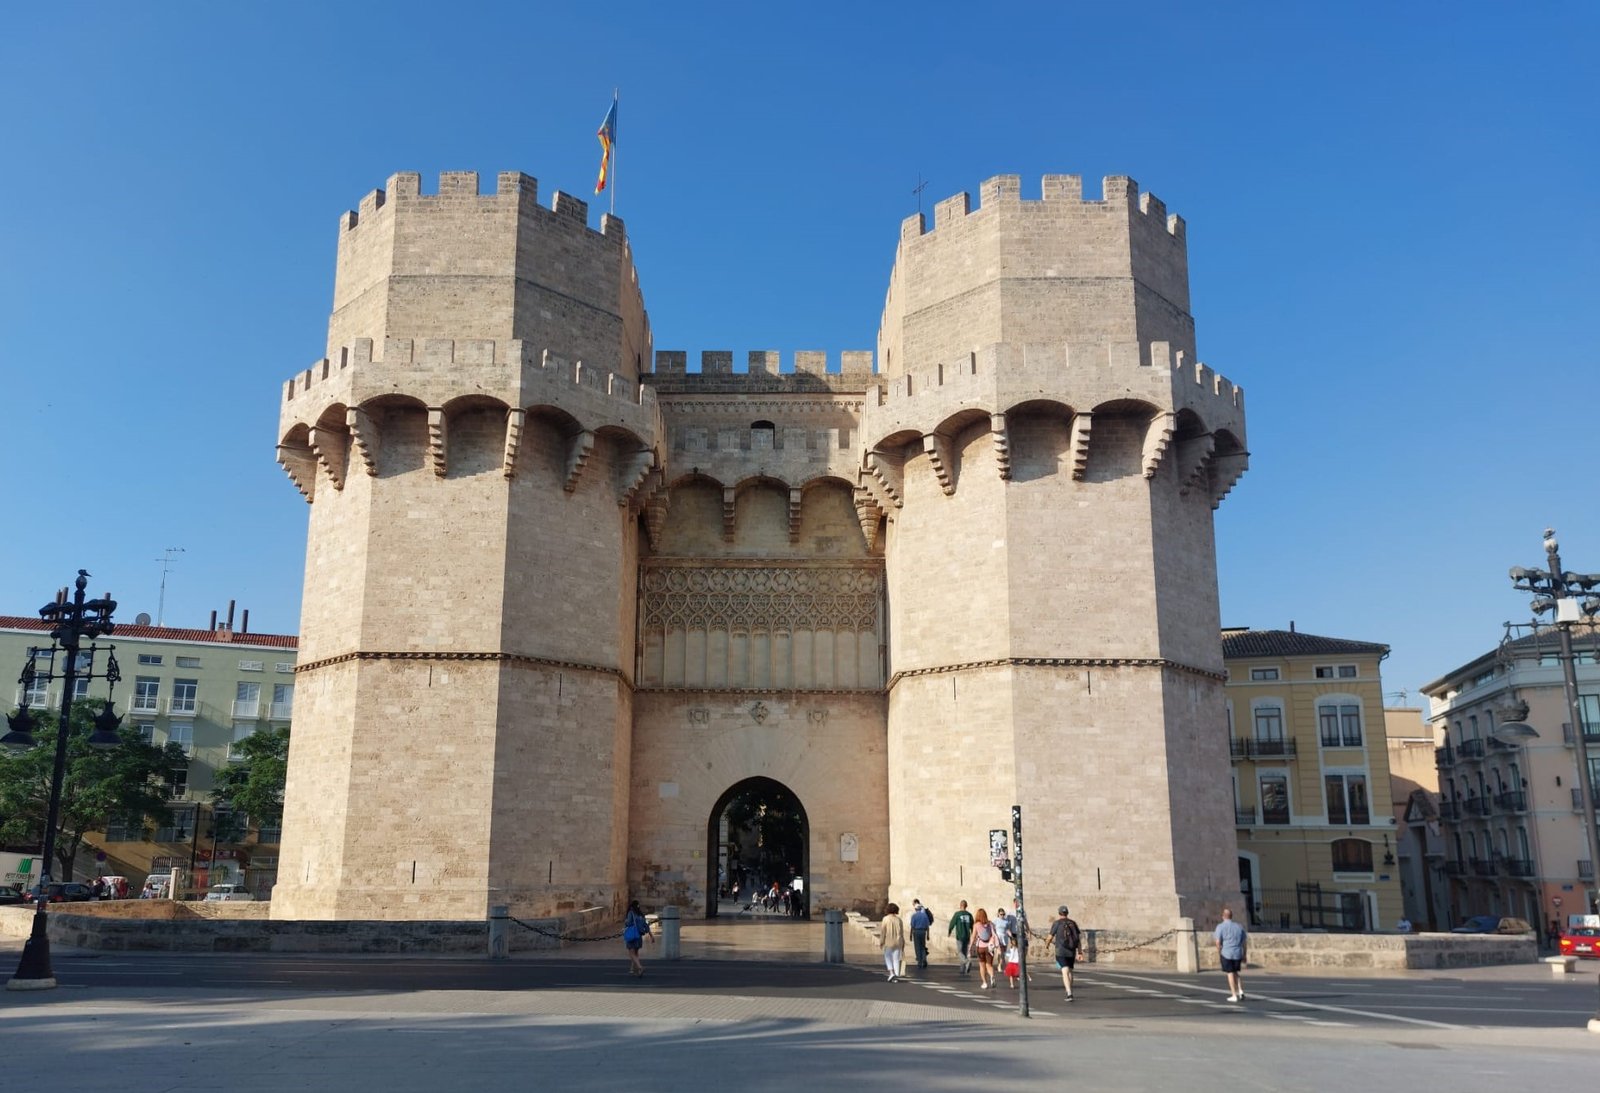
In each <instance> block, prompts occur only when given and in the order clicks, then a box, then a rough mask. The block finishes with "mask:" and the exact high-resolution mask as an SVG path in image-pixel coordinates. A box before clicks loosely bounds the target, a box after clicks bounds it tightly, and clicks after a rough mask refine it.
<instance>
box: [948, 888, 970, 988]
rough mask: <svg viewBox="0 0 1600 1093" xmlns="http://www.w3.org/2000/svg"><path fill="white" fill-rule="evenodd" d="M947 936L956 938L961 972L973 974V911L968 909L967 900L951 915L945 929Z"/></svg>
mask: <svg viewBox="0 0 1600 1093" xmlns="http://www.w3.org/2000/svg"><path fill="white" fill-rule="evenodd" d="M945 936H946V937H954V938H955V939H956V951H957V952H959V953H960V954H961V974H962V975H971V974H972V949H971V945H972V912H971V911H969V910H967V901H966V900H962V901H961V909H960V910H959V911H957V912H956V913H955V914H953V915H951V916H950V926H949V928H948V929H946V930H945Z"/></svg>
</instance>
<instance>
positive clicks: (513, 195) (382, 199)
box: [339, 171, 626, 242]
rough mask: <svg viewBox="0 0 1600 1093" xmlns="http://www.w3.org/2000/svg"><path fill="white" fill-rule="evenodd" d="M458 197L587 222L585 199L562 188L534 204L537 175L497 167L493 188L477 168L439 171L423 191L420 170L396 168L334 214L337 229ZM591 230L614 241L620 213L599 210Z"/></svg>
mask: <svg viewBox="0 0 1600 1093" xmlns="http://www.w3.org/2000/svg"><path fill="white" fill-rule="evenodd" d="M463 199H472V200H476V201H478V202H483V203H488V202H498V203H505V202H512V203H515V204H517V205H519V206H526V207H532V208H538V209H539V210H540V211H542V212H545V213H547V214H548V215H549V216H552V217H556V218H559V219H562V220H568V221H572V222H575V223H578V224H582V225H584V226H585V227H588V223H589V203H588V202H587V201H584V200H583V199H582V198H579V197H574V196H573V195H572V194H569V193H566V192H565V191H562V190H557V191H556V192H555V196H554V198H552V200H551V203H550V207H549V208H548V209H546V208H544V206H541V205H539V204H538V201H539V180H538V179H536V178H534V177H533V176H531V175H525V174H523V173H522V172H521V171H501V172H500V173H499V175H497V176H496V178H495V189H494V190H492V191H490V192H489V193H484V192H482V190H481V188H480V183H479V177H478V172H477V171H441V172H440V173H439V188H438V190H437V191H436V192H434V193H431V194H425V193H423V192H422V175H421V174H420V173H418V172H416V171H399V172H396V173H395V174H392V175H390V176H389V180H388V182H387V184H386V185H385V186H384V188H383V189H381V190H372V191H370V192H369V193H368V194H367V195H366V196H365V197H363V198H362V199H361V202H360V204H359V205H357V207H356V208H354V209H351V210H349V211H347V212H345V213H344V214H343V215H342V216H340V217H339V228H340V233H341V235H342V234H344V233H347V232H353V231H356V230H357V229H358V228H360V227H361V226H362V225H363V224H371V223H372V222H373V221H375V220H377V219H379V218H380V217H389V216H393V215H394V214H395V209H396V207H397V206H405V207H408V208H409V209H410V210H412V211H415V212H417V213H418V214H420V215H427V213H428V212H429V211H430V210H435V209H437V210H440V211H443V210H447V209H449V210H451V211H455V210H457V209H459V206H460V203H461V201H462V200H463ZM595 234H596V235H602V236H606V237H607V238H610V239H612V240H613V241H615V242H622V241H623V240H624V239H625V238H626V231H625V229H624V225H623V222H622V219H621V218H620V217H617V216H615V215H613V214H611V213H602V214H601V216H600V227H599V229H598V230H597V231H595Z"/></svg>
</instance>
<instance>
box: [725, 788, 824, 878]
mask: <svg viewBox="0 0 1600 1093" xmlns="http://www.w3.org/2000/svg"><path fill="white" fill-rule="evenodd" d="M726 815H727V817H728V826H729V828H730V829H732V830H733V831H751V832H753V833H754V834H755V840H756V846H757V847H759V848H760V850H759V858H760V860H761V861H762V862H763V864H767V865H777V866H785V865H794V866H798V864H799V855H800V854H801V853H802V852H803V851H802V848H803V847H804V845H805V820H804V818H803V816H802V814H801V812H800V802H798V801H797V800H795V798H794V795H793V794H792V793H789V792H788V791H787V790H785V789H783V788H782V787H780V786H775V785H756V786H752V787H750V788H749V789H746V790H745V791H743V792H742V793H740V794H739V795H738V796H736V797H735V798H734V799H733V800H731V801H729V802H728V807H727V812H726Z"/></svg>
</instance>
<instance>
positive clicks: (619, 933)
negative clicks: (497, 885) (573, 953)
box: [506, 915, 622, 941]
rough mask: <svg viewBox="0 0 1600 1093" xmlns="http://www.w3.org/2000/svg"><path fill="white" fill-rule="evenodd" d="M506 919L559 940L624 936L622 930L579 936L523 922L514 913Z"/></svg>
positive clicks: (589, 939) (601, 939)
mask: <svg viewBox="0 0 1600 1093" xmlns="http://www.w3.org/2000/svg"><path fill="white" fill-rule="evenodd" d="M506 921H507V922H515V923H516V924H517V925H518V926H521V927H522V928H523V929H524V930H532V931H533V932H534V933H536V934H538V935H539V936H541V937H549V938H554V939H555V940H557V941H616V940H617V939H618V938H620V937H621V936H622V931H620V930H619V931H617V932H616V933H614V934H605V935H602V936H601V937H579V936H578V935H577V934H563V933H561V932H559V931H557V930H546V929H545V928H544V927H543V926H535V925H534V924H533V923H531V922H523V921H522V920H521V919H520V918H516V917H514V916H512V915H507V916H506Z"/></svg>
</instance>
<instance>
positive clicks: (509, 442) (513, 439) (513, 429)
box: [500, 408, 528, 478]
mask: <svg viewBox="0 0 1600 1093" xmlns="http://www.w3.org/2000/svg"><path fill="white" fill-rule="evenodd" d="M527 423H528V412H527V411H526V410H523V409H520V408H518V409H511V410H507V411H506V447H505V451H504V453H503V454H502V455H501V458H500V473H501V474H503V475H505V476H506V477H507V478H515V477H516V476H517V456H518V455H519V454H521V452H522V430H523V428H524V426H526V425H527Z"/></svg>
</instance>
